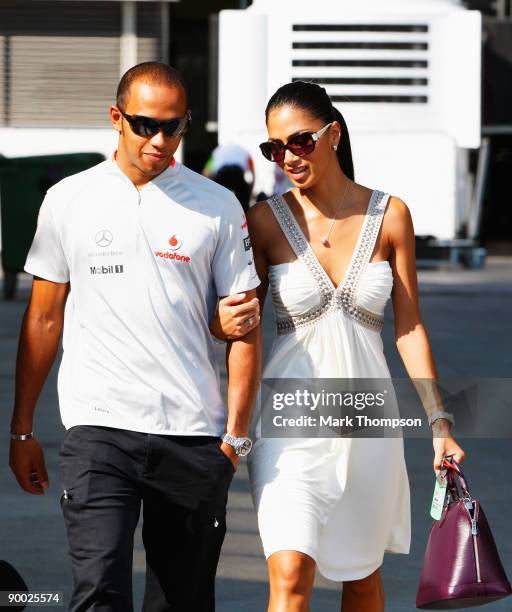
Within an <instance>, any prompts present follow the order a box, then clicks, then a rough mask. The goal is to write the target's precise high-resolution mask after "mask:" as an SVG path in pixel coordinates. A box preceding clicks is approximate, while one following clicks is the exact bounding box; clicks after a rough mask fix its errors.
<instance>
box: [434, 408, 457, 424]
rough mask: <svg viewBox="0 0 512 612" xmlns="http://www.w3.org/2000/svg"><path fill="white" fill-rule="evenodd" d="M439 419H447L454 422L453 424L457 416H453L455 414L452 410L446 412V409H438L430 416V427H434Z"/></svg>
mask: <svg viewBox="0 0 512 612" xmlns="http://www.w3.org/2000/svg"><path fill="white" fill-rule="evenodd" d="M439 419H446V420H447V421H448V422H449V423H451V424H452V426H453V425H455V418H454V417H453V414H452V413H451V412H445V411H444V410H436V412H433V413H432V414H430V415H429V417H428V424H429V425H430V427H432V425H433V424H434V423H435V422H436V421H438V420H439Z"/></svg>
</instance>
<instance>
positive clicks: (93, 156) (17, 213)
mask: <svg viewBox="0 0 512 612" xmlns="http://www.w3.org/2000/svg"><path fill="white" fill-rule="evenodd" d="M104 159H105V157H104V156H103V155H102V154H101V153H69V154H62V155H41V156H38V157H17V158H14V157H11V158H7V157H0V212H1V226H2V267H3V271H4V298H5V299H13V298H14V296H15V293H16V278H17V274H18V272H22V271H23V267H24V265H25V260H26V258H27V254H28V251H29V248H30V245H31V244H32V239H33V238H34V233H35V231H36V224H37V215H38V212H39V207H40V206H41V203H42V201H43V199H44V196H45V194H46V192H47V190H48V189H49V188H50V187H51V186H52V185H54V184H55V183H58V182H59V181H60V180H61V179H63V178H65V177H66V176H70V175H71V174H76V173H77V172H81V171H82V170H87V168H90V167H91V166H94V165H95V164H98V163H99V162H101V161H103V160H104Z"/></svg>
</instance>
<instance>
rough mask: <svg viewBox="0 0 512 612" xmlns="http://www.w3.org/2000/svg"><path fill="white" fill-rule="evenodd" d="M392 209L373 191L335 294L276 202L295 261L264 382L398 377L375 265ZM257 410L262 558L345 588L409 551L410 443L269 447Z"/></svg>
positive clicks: (255, 464) (274, 273) (278, 299)
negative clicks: (385, 341)
mask: <svg viewBox="0 0 512 612" xmlns="http://www.w3.org/2000/svg"><path fill="white" fill-rule="evenodd" d="M388 200H389V196H387V195H385V194H383V193H382V192H379V191H374V192H373V194H372V196H371V199H370V202H369V204H368V210H367V213H366V216H365V218H364V221H363V224H362V227H361V231H360V234H359V237H358V241H357V244H356V248H355V250H354V253H353V255H352V258H351V261H350V264H349V266H348V268H347V271H346V273H345V276H344V278H343V280H342V282H341V283H340V285H339V286H338V287H334V286H333V283H332V281H331V280H330V278H329V277H328V275H327V273H326V272H325V270H324V269H323V268H322V266H321V265H320V263H319V261H318V259H317V257H316V256H315V254H314V252H313V250H312V248H311V246H310V245H309V243H308V241H307V240H306V238H305V236H304V234H303V232H302V230H301V228H300V226H299V224H298V223H297V221H296V219H295V217H294V216H293V214H292V213H291V211H290V209H289V207H288V204H287V203H286V201H285V200H284V198H282V197H281V196H274V197H273V198H271V199H270V200H269V205H270V207H271V209H272V211H273V213H274V215H275V216H276V218H277V221H278V222H279V224H280V226H281V229H282V230H283V232H284V235H285V236H286V238H287V240H288V241H289V242H290V245H291V247H292V248H293V250H294V252H295V254H296V256H297V259H296V260H295V261H294V262H292V263H283V264H279V265H275V266H270V269H269V281H270V288H271V292H272V299H273V304H274V312H275V315H276V322H277V332H278V335H277V338H276V340H275V342H274V344H273V346H272V349H271V352H270V355H269V357H268V360H267V362H266V364H265V367H264V371H263V378H298V379H301V378H390V372H389V369H388V366H387V363H386V359H385V357H384V352H383V345H382V339H381V336H380V330H381V328H382V323H383V312H384V307H385V305H386V302H387V300H388V299H389V297H390V293H391V289H392V286H393V276H392V272H391V268H390V266H389V263H388V262H387V261H384V262H375V263H369V260H370V258H371V255H372V253H373V250H374V246H375V242H376V239H377V235H378V233H379V228H380V226H381V222H382V217H383V214H384V211H385V208H386V205H387V202H388ZM259 409H260V408H259V402H258V404H257V407H256V409H255V414H254V418H253V426H252V435H253V437H254V438H255V444H254V448H253V451H252V453H251V454H250V455H249V457H248V459H249V475H250V480H251V490H252V495H253V500H254V505H255V508H256V511H257V515H258V525H259V529H260V535H261V538H262V542H263V549H264V552H265V556H266V558H268V557H269V556H270V555H271V554H273V553H275V552H277V551H280V550H296V551H300V552H303V553H306V554H307V555H309V556H311V557H312V558H313V559H314V560H315V561H316V564H317V567H318V569H319V571H320V572H321V573H322V574H323V575H324V576H325V577H326V578H329V579H331V580H336V581H345V580H357V579H360V578H364V577H366V576H368V575H370V574H371V573H372V572H373V571H375V570H376V569H377V568H378V567H380V565H381V564H382V561H383V556H384V552H386V551H388V552H394V553H408V552H409V547H410V530H411V529H410V498H409V481H408V477H407V470H406V466H405V461H404V450H403V439H402V437H395V438H358V437H353V438H350V437H340V438H309V439H308V438H306V439H300V438H299V439H297V438H288V439H286V438H262V437H261V427H260V425H261V423H260V417H261V415H260V413H259Z"/></svg>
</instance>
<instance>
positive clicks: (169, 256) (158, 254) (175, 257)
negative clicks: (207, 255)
mask: <svg viewBox="0 0 512 612" xmlns="http://www.w3.org/2000/svg"><path fill="white" fill-rule="evenodd" d="M155 257H160V258H161V259H171V260H174V261H181V262H183V263H188V262H189V261H190V257H189V256H188V255H180V254H179V253H169V251H166V252H164V251H155Z"/></svg>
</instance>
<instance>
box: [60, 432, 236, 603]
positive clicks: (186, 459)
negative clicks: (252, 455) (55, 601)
mask: <svg viewBox="0 0 512 612" xmlns="http://www.w3.org/2000/svg"><path fill="white" fill-rule="evenodd" d="M59 462H60V467H61V470H62V483H63V489H64V493H63V495H62V497H61V505H62V510H63V514H64V520H65V523H66V529H67V534H68V541H69V552H70V556H71V562H72V570H73V581H74V584H73V595H72V598H71V604H70V608H69V609H70V610H71V612H85V611H86V610H94V611H98V612H99V611H101V612H107V611H108V612H131V611H132V610H133V596H132V561H133V536H134V531H135V528H136V526H137V523H138V519H139V514H140V508H141V502H143V503H142V507H143V528H142V537H143V542H144V547H145V549H146V589H145V593H144V604H143V612H164V611H172V612H184V611H185V610H190V611H194V612H212V611H213V610H215V588H214V584H215V573H216V570H217V564H218V560H219V555H220V549H221V546H222V542H223V540H224V535H225V533H226V503H227V491H228V487H229V484H230V482H231V479H232V478H233V472H234V468H233V464H232V463H231V461H230V460H229V458H228V457H227V456H226V455H225V454H224V453H223V452H222V450H221V449H220V440H219V438H215V437H204V436H161V435H154V434H145V433H139V432H134V431H127V430H123V429H113V428H109V427H97V426H82V425H80V426H77V427H73V428H71V429H69V430H68V431H67V432H66V436H65V438H64V441H63V443H62V446H61V450H60V460H59Z"/></svg>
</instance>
